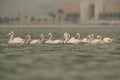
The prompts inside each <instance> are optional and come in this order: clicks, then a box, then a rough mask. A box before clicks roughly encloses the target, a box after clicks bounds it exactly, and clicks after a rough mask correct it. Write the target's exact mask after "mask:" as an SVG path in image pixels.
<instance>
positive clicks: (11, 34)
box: [7, 31, 24, 44]
mask: <svg viewBox="0 0 120 80" xmlns="http://www.w3.org/2000/svg"><path fill="white" fill-rule="evenodd" d="M7 36H8V37H9V40H8V44H23V43H24V39H22V38H20V37H16V38H14V32H13V31H11V32H9V33H8V35H7Z"/></svg>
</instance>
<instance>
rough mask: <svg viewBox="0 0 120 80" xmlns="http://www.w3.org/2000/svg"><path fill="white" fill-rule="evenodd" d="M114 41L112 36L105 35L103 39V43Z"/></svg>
mask: <svg viewBox="0 0 120 80" xmlns="http://www.w3.org/2000/svg"><path fill="white" fill-rule="evenodd" d="M112 41H113V39H111V38H110V37H105V38H104V39H103V43H111V42H112Z"/></svg>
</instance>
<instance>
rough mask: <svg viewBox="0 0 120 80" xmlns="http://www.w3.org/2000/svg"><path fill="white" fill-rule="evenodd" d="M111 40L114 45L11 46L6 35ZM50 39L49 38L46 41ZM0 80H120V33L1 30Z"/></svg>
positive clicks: (114, 30)
mask: <svg viewBox="0 0 120 80" xmlns="http://www.w3.org/2000/svg"><path fill="white" fill-rule="evenodd" d="M11 30H13V31H14V32H15V36H21V37H24V36H25V35H26V34H30V35H31V36H32V38H33V39H35V38H39V34H40V33H42V34H44V35H45V36H46V35H47V33H49V32H51V33H53V35H54V36H53V37H54V39H62V36H63V33H64V32H68V33H70V34H71V36H74V35H75V33H76V32H79V33H80V34H81V38H84V37H85V36H87V35H88V34H91V33H94V34H95V35H102V36H103V37H105V36H109V37H111V38H113V39H114V41H113V43H111V44H95V45H89V44H54V45H48V44H42V45H8V44H7V40H8V39H7V38H6V34H7V33H8V32H9V31H11ZM45 38H46V37H45ZM0 80H120V29H112V28H111V29H97V28H96V29H79V28H77V29H73V28H69V29H61V28H59V29H44V28H42V29H0Z"/></svg>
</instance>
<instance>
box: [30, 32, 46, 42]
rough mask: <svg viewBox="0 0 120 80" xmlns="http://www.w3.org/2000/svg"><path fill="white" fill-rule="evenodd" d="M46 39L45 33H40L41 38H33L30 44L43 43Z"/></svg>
mask: <svg viewBox="0 0 120 80" xmlns="http://www.w3.org/2000/svg"><path fill="white" fill-rule="evenodd" d="M43 41H44V35H43V34H40V38H39V39H35V40H32V41H31V42H30V44H42V43H43Z"/></svg>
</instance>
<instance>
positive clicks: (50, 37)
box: [45, 33, 64, 44]
mask: <svg viewBox="0 0 120 80" xmlns="http://www.w3.org/2000/svg"><path fill="white" fill-rule="evenodd" d="M48 38H49V39H48V40H47V41H46V42H45V43H47V44H58V43H63V42H64V41H63V40H52V33H48Z"/></svg>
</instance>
